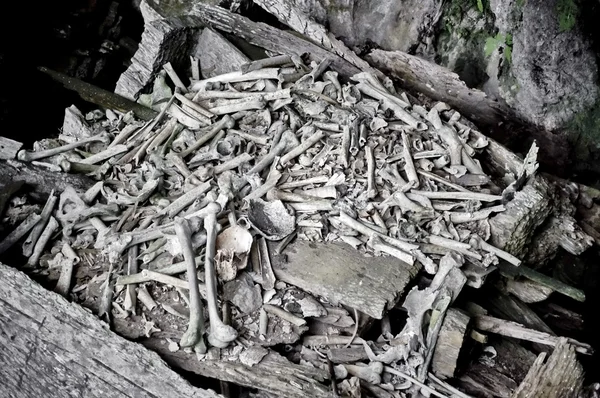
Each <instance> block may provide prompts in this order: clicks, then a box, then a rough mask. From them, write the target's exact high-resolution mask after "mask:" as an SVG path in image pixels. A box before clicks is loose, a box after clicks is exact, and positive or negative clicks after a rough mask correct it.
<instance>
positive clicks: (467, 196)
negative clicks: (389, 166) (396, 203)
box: [412, 190, 502, 202]
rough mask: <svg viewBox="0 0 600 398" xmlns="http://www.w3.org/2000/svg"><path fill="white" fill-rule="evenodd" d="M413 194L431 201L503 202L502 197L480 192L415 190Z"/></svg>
mask: <svg viewBox="0 0 600 398" xmlns="http://www.w3.org/2000/svg"><path fill="white" fill-rule="evenodd" d="M412 192H413V193H416V194H419V195H421V196H424V197H426V198H429V199H450V200H479V201H482V202H494V201H496V200H502V196H500V195H490V194H486V193H479V192H462V191H461V192H443V191H437V192H433V191H417V190H413V191H412Z"/></svg>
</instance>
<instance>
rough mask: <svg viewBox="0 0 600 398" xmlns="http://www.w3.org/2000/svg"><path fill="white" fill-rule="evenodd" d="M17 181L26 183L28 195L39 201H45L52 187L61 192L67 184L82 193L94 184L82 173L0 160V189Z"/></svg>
mask: <svg viewBox="0 0 600 398" xmlns="http://www.w3.org/2000/svg"><path fill="white" fill-rule="evenodd" d="M17 181H23V182H24V183H25V184H26V185H28V186H29V187H30V188H31V189H30V190H28V192H29V195H30V196H31V197H32V198H34V199H35V200H39V201H45V200H46V199H47V198H48V195H50V192H51V191H52V190H53V189H54V190H56V191H57V192H62V191H63V190H64V189H65V188H66V187H67V186H72V187H73V188H74V189H75V191H77V192H79V193H83V192H85V191H86V190H87V189H88V188H89V187H91V186H92V185H93V184H94V181H92V180H91V179H90V178H89V177H86V176H84V175H79V174H67V173H57V172H56V171H49V170H47V169H44V168H42V167H38V166H34V165H32V164H30V163H23V162H18V161H16V160H9V161H4V160H0V189H1V188H2V187H5V186H7V185H9V184H12V183H14V182H17Z"/></svg>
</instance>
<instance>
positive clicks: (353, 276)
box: [271, 240, 421, 319]
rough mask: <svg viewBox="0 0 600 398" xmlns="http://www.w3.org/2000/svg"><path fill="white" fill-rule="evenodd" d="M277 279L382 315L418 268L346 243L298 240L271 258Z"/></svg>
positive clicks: (363, 310)
mask: <svg viewBox="0 0 600 398" xmlns="http://www.w3.org/2000/svg"><path fill="white" fill-rule="evenodd" d="M271 261H272V265H273V271H274V272H275V276H276V277H277V279H279V280H282V281H284V282H286V283H289V284H291V285H294V286H297V287H299V288H301V289H304V290H306V291H307V292H310V293H312V294H314V295H317V296H323V297H327V298H328V299H329V300H331V301H332V302H334V303H340V304H344V305H347V306H349V307H352V308H355V309H357V310H358V311H361V312H363V313H365V314H367V315H369V316H371V317H373V318H376V319H381V318H382V317H383V314H384V313H385V310H386V309H389V308H392V307H394V306H395V305H396V303H397V302H398V300H399V298H400V297H401V296H402V293H403V292H404V289H405V288H406V286H407V285H408V284H409V283H410V282H411V281H412V279H413V278H414V277H415V276H416V274H417V273H418V272H419V269H420V267H421V266H420V264H419V263H415V265H412V266H411V265H409V264H407V263H405V262H403V261H400V260H397V259H396V258H393V257H387V256H386V257H364V256H360V255H358V253H357V252H356V250H354V249H353V248H352V247H351V246H349V245H346V244H338V243H317V242H307V241H300V240H299V241H296V242H294V243H292V244H290V245H288V247H287V248H286V249H285V251H284V252H283V254H282V255H273V256H272V258H271Z"/></svg>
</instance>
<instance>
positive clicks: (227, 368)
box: [142, 338, 331, 398]
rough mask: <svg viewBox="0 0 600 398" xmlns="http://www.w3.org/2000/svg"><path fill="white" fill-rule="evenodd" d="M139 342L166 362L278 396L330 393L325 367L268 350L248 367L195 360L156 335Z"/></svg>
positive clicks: (321, 396)
mask: <svg viewBox="0 0 600 398" xmlns="http://www.w3.org/2000/svg"><path fill="white" fill-rule="evenodd" d="M142 344H143V345H144V346H146V347H147V348H150V349H151V350H153V351H156V352H158V353H159V354H160V355H161V357H162V358H163V359H164V360H165V361H166V362H167V363H168V364H169V365H171V366H174V367H177V368H179V369H183V370H186V371H188V372H193V373H195V374H198V375H201V376H204V377H212V378H215V379H219V380H223V381H227V382H231V383H235V384H239V385H241V386H246V387H250V388H257V389H259V390H264V391H266V392H268V393H271V394H274V395H275V396H280V397H290V398H305V397H316V398H328V397H330V396H331V390H330V388H328V387H327V386H325V385H324V384H322V383H323V382H324V381H325V380H328V379H329V377H330V375H329V372H328V371H326V370H322V369H317V368H312V367H308V366H300V365H295V364H293V363H291V362H289V361H288V360H287V359H285V358H283V357H281V356H280V355H279V354H276V353H274V352H270V353H269V354H267V356H266V357H264V358H263V359H262V360H261V361H260V363H258V364H256V365H254V366H252V367H249V366H246V365H243V364H242V363H240V362H239V361H232V362H228V361H223V360H221V361H219V360H208V359H207V360H203V361H198V360H197V359H196V358H195V357H194V356H190V355H189V354H187V353H185V352H183V351H177V352H171V351H169V349H168V345H167V344H164V340H161V339H157V338H151V339H147V340H145V341H143V342H142Z"/></svg>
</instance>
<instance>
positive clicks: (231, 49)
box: [192, 28, 250, 79]
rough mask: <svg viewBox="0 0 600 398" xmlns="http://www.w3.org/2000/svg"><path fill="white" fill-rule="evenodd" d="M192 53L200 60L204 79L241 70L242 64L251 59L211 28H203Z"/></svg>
mask: <svg viewBox="0 0 600 398" xmlns="http://www.w3.org/2000/svg"><path fill="white" fill-rule="evenodd" d="M192 55H193V56H194V57H196V58H197V59H198V60H199V61H200V70H201V72H202V77H203V78H204V79H206V78H209V77H214V76H218V75H222V74H224V73H228V72H234V71H237V70H240V68H241V66H242V65H244V64H245V63H247V62H249V61H250V58H248V57H247V56H246V55H244V53H242V52H241V51H240V50H238V49H237V47H235V46H234V45H233V44H231V43H230V42H229V41H228V40H227V39H225V38H224V37H223V36H222V35H221V34H220V33H218V32H215V31H214V30H213V29H211V28H206V29H204V30H202V33H201V34H200V37H199V38H198V44H197V45H196V48H195V49H194V51H193V54H192Z"/></svg>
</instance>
